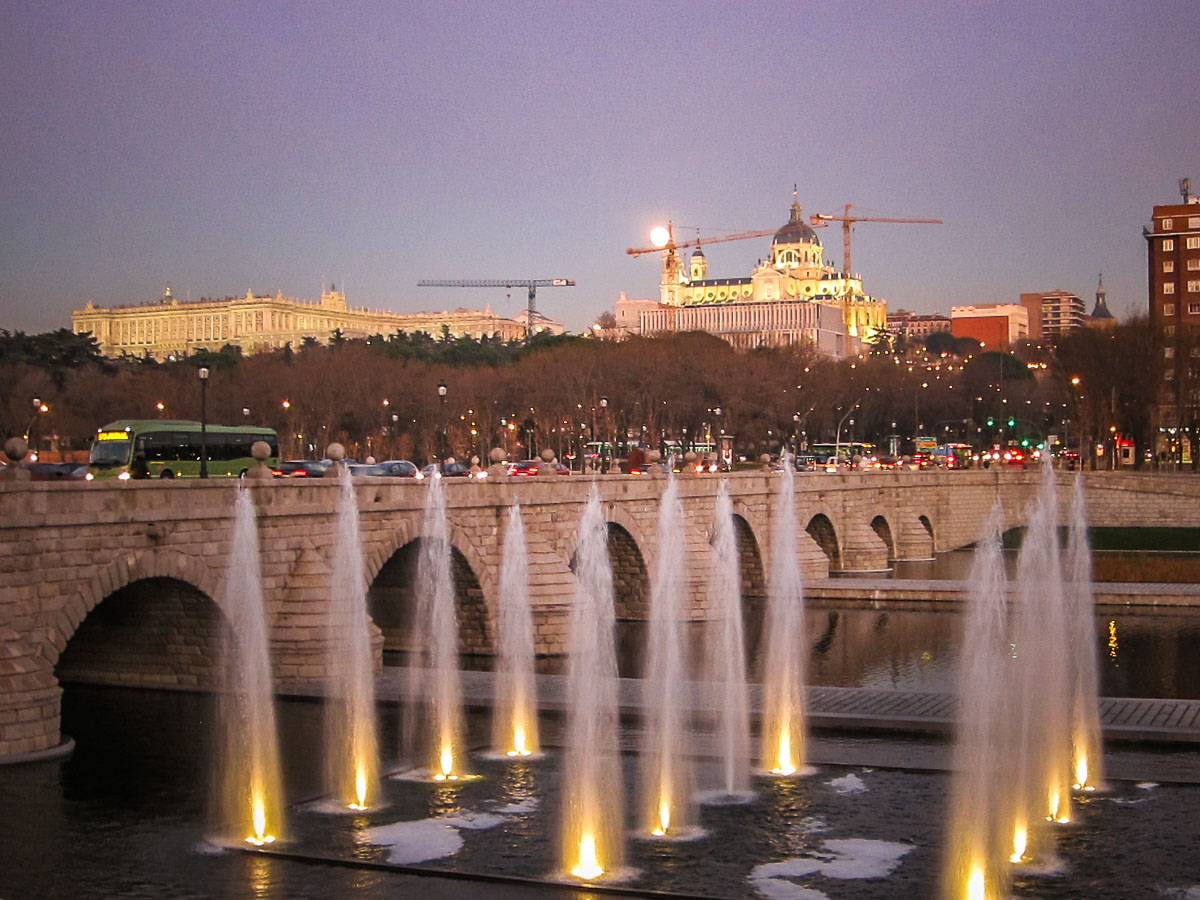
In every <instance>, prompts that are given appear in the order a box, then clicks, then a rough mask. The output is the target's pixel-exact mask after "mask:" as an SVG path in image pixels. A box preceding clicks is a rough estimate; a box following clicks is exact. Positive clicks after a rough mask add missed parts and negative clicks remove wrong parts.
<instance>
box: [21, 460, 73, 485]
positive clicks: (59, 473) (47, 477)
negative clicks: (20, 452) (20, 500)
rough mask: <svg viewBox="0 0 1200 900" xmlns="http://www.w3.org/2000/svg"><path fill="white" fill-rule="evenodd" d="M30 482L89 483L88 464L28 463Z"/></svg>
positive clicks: (26, 466) (26, 464) (25, 464)
mask: <svg viewBox="0 0 1200 900" xmlns="http://www.w3.org/2000/svg"><path fill="white" fill-rule="evenodd" d="M24 466H25V468H26V469H28V470H29V480H30V481H87V480H88V477H87V475H88V467H87V463H72V462H61V463H52V462H27V463H24Z"/></svg>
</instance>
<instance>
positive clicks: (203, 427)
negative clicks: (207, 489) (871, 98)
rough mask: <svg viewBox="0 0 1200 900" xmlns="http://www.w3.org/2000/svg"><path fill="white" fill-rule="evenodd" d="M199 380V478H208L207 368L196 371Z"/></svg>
mask: <svg viewBox="0 0 1200 900" xmlns="http://www.w3.org/2000/svg"><path fill="white" fill-rule="evenodd" d="M196 375H197V376H198V377H199V378H200V477H201V478H207V477H208V366H201V367H200V368H198V369H197V370H196Z"/></svg>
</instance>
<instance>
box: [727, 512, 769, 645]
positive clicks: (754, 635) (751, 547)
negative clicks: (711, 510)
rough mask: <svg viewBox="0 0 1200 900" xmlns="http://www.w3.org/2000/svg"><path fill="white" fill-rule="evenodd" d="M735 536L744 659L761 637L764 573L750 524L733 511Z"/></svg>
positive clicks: (765, 583)
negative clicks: (740, 592) (739, 582)
mask: <svg viewBox="0 0 1200 900" xmlns="http://www.w3.org/2000/svg"><path fill="white" fill-rule="evenodd" d="M733 527H734V537H735V538H736V540H737V554H738V566H739V568H740V570H741V588H742V631H743V640H744V641H745V645H746V659H747V660H753V659H754V658H755V657H756V655H757V654H758V646H759V642H760V641H761V640H762V632H763V620H764V617H765V615H766V608H767V573H766V570H765V569H764V568H763V562H762V553H761V551H760V550H759V546H758V540H757V538H756V537H755V536H754V531H753V529H752V528H751V527H750V523H749V522H747V521H746V519H745V518H743V517H742V516H740V515H738V514H737V513H734V515H733Z"/></svg>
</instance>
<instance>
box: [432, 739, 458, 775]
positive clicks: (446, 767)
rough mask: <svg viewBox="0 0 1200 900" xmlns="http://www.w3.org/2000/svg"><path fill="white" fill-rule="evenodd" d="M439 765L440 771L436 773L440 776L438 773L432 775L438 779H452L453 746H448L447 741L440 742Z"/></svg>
mask: <svg viewBox="0 0 1200 900" xmlns="http://www.w3.org/2000/svg"><path fill="white" fill-rule="evenodd" d="M441 767H442V771H441V772H439V773H438V774H439V775H440V776H441V777H440V778H438V775H435V776H433V777H434V778H437V780H438V781H446V780H450V781H454V780H455V778H454V774H453V772H454V748H453V747H451V746H450V744H449V742H447V743H444V744H442V753H441Z"/></svg>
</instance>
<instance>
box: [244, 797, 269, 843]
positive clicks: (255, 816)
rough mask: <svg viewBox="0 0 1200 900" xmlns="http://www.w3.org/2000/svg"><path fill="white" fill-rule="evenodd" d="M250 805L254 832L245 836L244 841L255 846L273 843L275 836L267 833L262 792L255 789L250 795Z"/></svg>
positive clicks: (265, 808)
mask: <svg viewBox="0 0 1200 900" xmlns="http://www.w3.org/2000/svg"><path fill="white" fill-rule="evenodd" d="M250 806H251V812H250V816H251V819H252V820H253V822H254V834H252V835H250V836H249V837H248V838H246V843H247V844H253V845H254V846H255V847H261V846H263V845H264V844H273V843H275V836H274V835H273V834H267V807H266V803H265V802H264V801H263V797H262V794H260V793H258V792H257V791H256V792H255V793H254V795H253V796H252V797H251V800H250Z"/></svg>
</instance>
